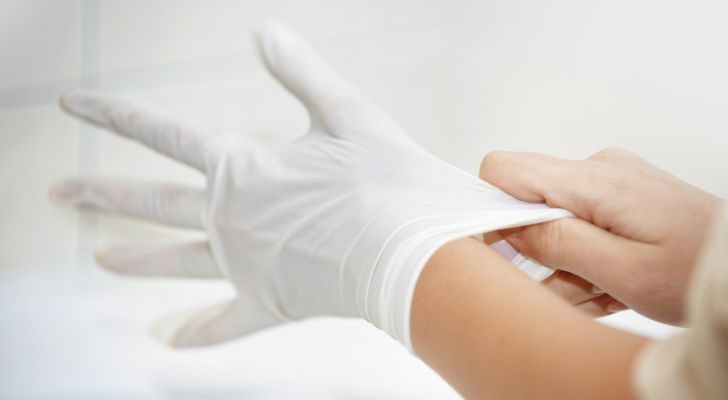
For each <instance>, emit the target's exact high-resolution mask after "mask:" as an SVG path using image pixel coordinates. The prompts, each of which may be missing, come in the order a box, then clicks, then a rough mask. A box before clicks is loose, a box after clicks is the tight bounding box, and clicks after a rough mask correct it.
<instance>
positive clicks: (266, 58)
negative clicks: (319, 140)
mask: <svg viewBox="0 0 728 400" xmlns="http://www.w3.org/2000/svg"><path fill="white" fill-rule="evenodd" d="M255 39H256V43H257V45H258V49H259V51H260V55H261V58H262V59H263V62H264V64H265V65H266V67H267V68H268V70H269V71H270V72H271V74H272V75H273V76H274V77H275V78H276V79H278V81H280V82H281V83H282V84H283V86H285V87H286V88H287V89H288V90H289V91H290V92H291V93H292V94H293V95H294V96H296V97H297V98H298V99H299V100H301V101H302V102H303V104H304V105H305V106H306V108H307V109H308V111H309V114H310V115H311V119H312V124H313V125H314V127H316V126H317V125H323V128H325V130H326V131H329V132H330V133H332V134H335V135H336V134H346V133H348V132H349V131H351V130H354V131H355V130H360V129H363V128H364V127H368V126H371V125H370V123H372V122H373V121H374V122H376V121H380V122H381V121H386V123H389V122H391V121H390V120H389V117H387V116H386V114H384V113H383V112H382V111H381V110H380V109H379V108H378V107H376V106H374V105H373V104H372V103H370V102H369V101H368V100H366V99H365V98H364V97H363V96H362V94H361V93H360V92H359V91H358V90H357V89H355V88H354V87H353V86H352V85H351V84H349V83H348V82H346V81H344V80H343V79H341V78H340V77H339V76H337V75H336V73H334V72H333V71H332V70H331V68H330V67H329V66H328V65H327V64H326V62H324V60H323V59H322V58H321V57H320V56H319V54H318V53H317V52H316V50H315V49H314V48H313V46H312V45H311V44H310V43H309V42H308V41H307V40H305V39H304V38H302V37H301V36H300V35H298V34H297V33H296V32H294V31H293V30H292V29H290V28H289V27H288V26H286V25H284V24H282V23H280V22H276V21H267V22H265V23H263V24H262V25H261V26H260V27H259V28H258V29H257V30H256V34H255Z"/></svg>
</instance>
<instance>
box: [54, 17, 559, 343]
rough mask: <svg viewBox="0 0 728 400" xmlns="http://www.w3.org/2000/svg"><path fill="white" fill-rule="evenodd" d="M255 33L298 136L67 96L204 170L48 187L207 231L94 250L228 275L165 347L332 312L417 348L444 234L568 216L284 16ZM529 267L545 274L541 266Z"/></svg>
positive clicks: (124, 264)
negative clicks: (405, 120) (504, 185)
mask: <svg viewBox="0 0 728 400" xmlns="http://www.w3.org/2000/svg"><path fill="white" fill-rule="evenodd" d="M257 43H258V46H259V49H260V52H261V55H262V58H263V60H264V62H265V64H266V66H267V67H268V69H269V70H270V72H271V73H272V74H273V76H275V77H276V78H277V79H278V80H279V81H280V82H281V83H282V84H283V85H284V86H285V87H286V88H287V89H288V90H289V91H290V92H291V93H292V94H293V95H295V96H296V97H297V98H298V99H300V100H301V101H302V102H303V104H304V105H305V107H306V109H307V110H308V112H309V115H310V118H311V126H310V129H309V132H308V133H307V134H305V135H304V136H303V137H301V138H300V139H298V140H296V141H294V142H292V143H279V144H254V143H250V142H248V141H246V140H245V139H244V138H242V137H240V136H239V135H236V134H228V133H223V132H220V131H217V130H210V129H205V128H198V127H195V126H194V125H192V124H189V123H187V122H182V121H180V120H179V119H178V118H176V117H173V116H171V115H168V114H164V113H161V112H158V111H154V110H152V109H151V108H149V107H147V106H142V105H139V104H136V103H132V102H130V101H127V100H124V99H121V98H118V97H115V96H110V95H106V94H101V93H97V92H91V91H87V90H75V91H72V92H70V93H68V94H66V95H65V96H64V97H63V98H62V100H61V105H62V107H63V108H64V109H65V110H66V111H68V112H69V113H71V114H72V115H75V116H78V117H81V118H83V119H85V120H87V121H90V122H92V123H95V124H97V125H100V126H102V127H106V128H108V129H110V130H113V131H115V132H117V133H119V134H121V135H124V136H128V137H131V138H133V139H136V140H138V141H140V142H142V143H144V144H146V145H148V146H150V147H152V148H154V149H156V150H158V151H159V152H161V153H164V154H166V155H168V156H171V157H173V158H175V159H177V160H180V161H182V162H184V163H187V164H188V165H190V166H192V167H194V168H197V169H199V170H200V171H202V172H204V173H206V175H207V178H208V179H207V190H198V189H194V188H185V187H178V186H171V185H165V184H137V183H132V182H118V181H117V182H113V181H107V180H98V179H91V180H88V179H87V180H72V181H68V182H65V183H63V184H61V185H59V186H58V187H56V188H55V189H54V190H53V191H52V193H51V194H52V197H54V198H55V199H57V200H60V201H62V202H67V203H72V204H76V205H81V206H86V207H90V208H96V209H101V210H104V211H112V212H119V213H123V214H127V215H133V216H137V217H142V218H148V219H152V220H156V221H159V222H163V223H170V224H174V225H180V226H184V227H190V228H197V229H204V230H206V232H207V233H208V235H209V246H208V244H207V243H183V244H180V245H178V246H167V247H164V248H154V247H149V248H145V249H138V248H134V247H129V246H126V247H121V248H117V249H112V250H110V251H106V252H102V253H101V254H100V255H99V260H100V263H101V264H104V265H106V266H107V267H109V268H111V269H113V270H117V271H120V272H124V273H130V274H147V275H154V274H159V275H184V276H206V277H210V276H221V277H224V278H226V279H229V280H230V281H231V282H232V283H233V284H234V286H235V288H236V290H237V293H238V296H237V298H235V299H233V300H231V301H229V302H227V303H224V304H220V305H216V306H212V307H208V308H204V309H201V310H197V311H194V312H191V313H189V314H185V315H182V316H178V317H175V318H172V319H168V320H166V321H165V322H164V323H162V324H161V325H160V326H161V328H160V329H159V330H158V333H159V335H161V336H162V337H163V338H164V339H165V340H166V341H167V342H168V343H170V344H171V345H173V346H178V347H188V346H202V345H208V344H212V343H217V342H222V341H227V340H231V339H234V338H237V337H240V336H242V335H245V334H247V333H251V332H254V331H257V330H260V329H262V328H265V327H269V326H272V325H275V324H279V323H281V322H283V321H286V320H291V319H301V318H306V317H313V316H321V315H333V316H342V317H360V318H365V319H366V320H368V321H370V322H372V323H373V324H375V325H376V326H378V327H380V328H382V329H383V330H385V331H386V332H388V333H389V334H390V335H392V336H393V337H394V338H395V339H397V340H399V341H400V342H402V343H403V344H405V346H407V347H408V348H409V349H411V345H410V334H409V322H410V306H411V301H412V296H413V294H414V289H415V285H416V283H417V278H418V276H419V274H420V271H421V270H422V268H423V267H424V265H425V263H426V261H427V260H428V258H429V257H430V256H431V255H432V254H433V253H434V252H435V251H436V250H437V249H438V248H439V247H440V246H441V245H443V244H444V243H446V242H448V241H450V240H454V239H456V238H460V237H465V236H469V235H475V234H479V233H483V232H489V231H494V230H497V229H502V228H508V227H514V226H519V225H525V224H534V223H539V222H543V221H547V220H552V219H555V218H560V217H564V216H569V215H570V214H569V213H568V212H566V211H563V210H558V209H550V208H547V207H546V206H544V205H539V204H529V203H524V202H521V201H518V200H515V199H513V198H512V197H510V196H508V195H506V194H505V193H503V192H502V191H500V190H498V189H496V188H494V187H493V186H491V185H489V184H487V183H485V182H483V181H481V180H480V179H478V178H477V177H475V176H472V175H469V174H467V173H465V172H463V171H461V170H459V169H457V168H455V167H453V166H451V165H449V164H446V163H445V162H443V161H441V160H439V159H437V158H435V157H434V156H432V155H431V154H429V153H428V152H426V151H425V150H423V149H422V148H420V147H419V146H418V145H417V144H416V143H414V142H413V141H412V140H411V139H410V138H409V137H408V136H407V135H406V134H405V132H403V131H402V129H401V128H399V127H398V126H397V124H396V123H395V122H394V121H392V120H391V119H390V118H389V117H388V116H387V115H386V114H385V113H384V112H383V111H381V110H380V109H379V108H378V107H377V106H375V105H374V104H372V103H370V102H369V101H368V100H366V99H365V98H364V96H362V94H361V93H359V92H358V91H357V90H356V89H355V88H354V87H352V86H351V85H350V84H348V83H346V82H344V81H343V80H342V79H341V78H339V77H338V76H336V75H335V74H334V73H333V72H332V71H331V69H329V67H328V66H326V64H325V63H324V62H323V61H322V60H321V58H319V56H318V55H317V54H316V52H315V51H314V50H313V48H312V47H311V46H310V45H309V43H307V42H306V41H305V40H303V39H302V38H301V37H299V36H298V35H297V34H295V33H294V32H292V31H291V30H290V29H289V28H287V27H286V26H283V25H282V24H280V23H275V22H269V23H267V24H264V25H263V26H262V27H261V28H260V29H259V31H258V33H257ZM501 245H502V244H501ZM208 249H209V250H211V254H210V252H209V251H208ZM508 251H509V249H505V250H504V251H503V253H506V252H508ZM530 269H531V270H532V272H533V274H534V276H535V277H537V278H538V279H543V278H545V277H546V276H547V275H548V271H549V270H548V269H545V268H544V267H539V266H533V265H531V268H530Z"/></svg>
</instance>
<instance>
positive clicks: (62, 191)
mask: <svg viewBox="0 0 728 400" xmlns="http://www.w3.org/2000/svg"><path fill="white" fill-rule="evenodd" d="M81 189H82V187H81V184H80V183H79V182H77V181H75V180H67V181H64V182H61V183H59V184H57V185H55V186H53V187H51V189H50V190H49V191H48V200H50V201H51V202H53V203H55V204H58V205H70V204H73V203H75V202H76V200H77V199H78V198H79V197H80V195H81Z"/></svg>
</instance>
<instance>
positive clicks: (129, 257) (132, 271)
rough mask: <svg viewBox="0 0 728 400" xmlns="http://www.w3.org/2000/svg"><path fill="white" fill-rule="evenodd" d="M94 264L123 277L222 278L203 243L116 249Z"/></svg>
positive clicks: (102, 253) (101, 255) (101, 254)
mask: <svg viewBox="0 0 728 400" xmlns="http://www.w3.org/2000/svg"><path fill="white" fill-rule="evenodd" d="M96 261H97V262H98V263H99V265H101V266H102V267H104V268H106V269H108V270H109V271H112V272H115V273H118V274H123V275H138V276H161V277H181V278H223V275H222V273H221V272H220V270H219V269H218V268H217V266H216V265H215V262H214V260H213V259H212V255H211V254H210V247H209V245H208V243H207V242H206V241H197V242H188V243H176V244H172V245H140V244H126V245H116V246H113V247H109V248H107V249H104V250H100V251H98V252H97V253H96Z"/></svg>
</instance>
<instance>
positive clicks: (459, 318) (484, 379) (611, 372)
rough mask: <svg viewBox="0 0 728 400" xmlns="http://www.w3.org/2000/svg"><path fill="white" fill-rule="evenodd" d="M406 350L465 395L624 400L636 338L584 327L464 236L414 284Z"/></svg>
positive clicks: (576, 315)
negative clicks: (409, 348)
mask: <svg viewBox="0 0 728 400" xmlns="http://www.w3.org/2000/svg"><path fill="white" fill-rule="evenodd" d="M411 322H412V330H411V332H412V341H413V346H414V350H415V352H416V353H417V354H418V355H419V356H420V357H421V358H422V359H423V360H424V361H425V362H427V363H428V364H429V365H430V366H431V367H432V368H434V369H435V370H436V371H437V372H438V373H439V374H440V375H442V376H443V377H444V378H445V379H446V380H447V381H448V382H449V383H450V384H451V385H453V387H455V389H456V390H458V391H459V392H460V393H461V394H462V395H464V396H465V397H466V398H498V399H502V398H540V399H550V398H554V399H555V398H558V399H583V398H593V399H600V398H603V399H622V398H631V397H632V389H631V378H630V373H631V367H632V363H633V360H634V357H635V356H636V354H637V352H638V351H639V350H640V348H641V347H642V346H643V345H644V344H645V343H646V340H645V339H644V338H641V337H638V336H635V335H632V334H629V333H626V332H622V331H618V330H615V329H611V328H608V327H606V326H603V325H601V324H598V323H595V322H593V321H592V320H591V319H589V318H588V317H587V316H585V315H583V314H582V313H581V312H579V311H577V310H575V309H573V308H572V307H571V306H569V305H568V304H566V303H565V302H563V301H562V300H561V299H559V298H558V297H557V296H556V295H554V294H553V293H550V292H549V291H548V290H547V289H545V288H543V287H540V286H539V285H537V284H535V283H534V282H533V281H531V280H530V279H529V278H527V277H526V276H525V275H523V274H522V273H520V272H519V271H517V270H515V269H514V268H512V267H511V266H510V265H509V264H508V262H507V261H506V260H504V259H503V258H502V257H500V256H499V255H497V254H496V253H495V252H493V251H492V250H491V249H490V248H488V246H486V245H484V244H482V243H481V242H479V241H477V240H474V239H471V238H468V239H461V240H458V241H454V242H451V243H449V244H447V245H446V246H444V247H443V248H441V249H440V250H439V251H438V252H437V253H436V254H435V255H434V256H433V257H432V258H431V259H430V261H429V262H428V264H427V266H426V268H425V270H424V271H423V273H422V275H421V277H420V280H419V282H418V284H417V289H416V291H415V297H414V300H413V306H412V320H411Z"/></svg>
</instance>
